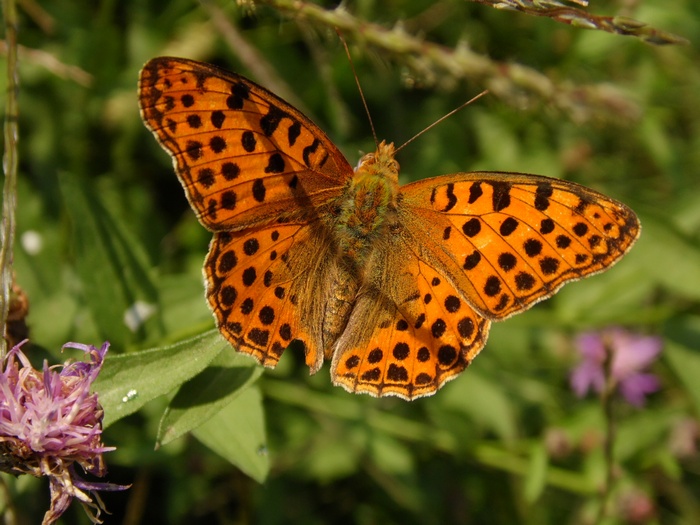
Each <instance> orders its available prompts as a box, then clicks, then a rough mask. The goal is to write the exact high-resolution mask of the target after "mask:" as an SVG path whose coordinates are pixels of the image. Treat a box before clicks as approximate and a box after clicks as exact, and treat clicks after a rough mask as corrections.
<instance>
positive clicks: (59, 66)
mask: <svg viewBox="0 0 700 525" xmlns="http://www.w3.org/2000/svg"><path fill="white" fill-rule="evenodd" d="M0 55H7V42H4V41H2V40H0ZM17 56H18V57H19V59H20V60H21V61H22V62H31V63H33V64H37V65H39V66H41V67H43V68H45V69H47V70H48V71H50V72H51V73H53V74H54V75H56V76H57V77H59V78H63V79H67V80H72V81H73V82H75V83H76V84H80V85H81V86H85V87H89V86H90V85H91V84H92V80H93V77H92V75H91V74H90V73H88V72H87V71H85V70H84V69H81V68H79V67H78V66H73V65H71V64H64V63H63V62H61V61H60V60H59V59H58V58H56V57H55V56H54V55H52V54H51V53H48V52H46V51H43V50H41V49H32V48H30V47H25V46H22V45H17Z"/></svg>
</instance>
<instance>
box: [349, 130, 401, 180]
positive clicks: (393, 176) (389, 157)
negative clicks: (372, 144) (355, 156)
mask: <svg viewBox="0 0 700 525" xmlns="http://www.w3.org/2000/svg"><path fill="white" fill-rule="evenodd" d="M395 149H396V148H394V143H393V142H389V143H388V144H387V143H386V142H384V141H382V142H380V143H379V145H378V146H377V151H375V152H374V153H368V154H367V155H365V156H364V157H362V158H361V159H360V162H359V163H358V164H357V168H355V173H356V174H357V175H367V176H370V177H381V178H384V179H388V180H390V181H392V182H394V183H395V184H398V181H399V163H398V162H397V161H396V159H395V158H394V151H395Z"/></svg>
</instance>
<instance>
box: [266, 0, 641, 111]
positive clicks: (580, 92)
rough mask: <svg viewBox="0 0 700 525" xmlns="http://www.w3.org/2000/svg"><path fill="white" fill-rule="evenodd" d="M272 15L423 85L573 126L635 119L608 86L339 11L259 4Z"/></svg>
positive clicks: (282, 0)
mask: <svg viewBox="0 0 700 525" xmlns="http://www.w3.org/2000/svg"><path fill="white" fill-rule="evenodd" d="M260 3H264V4H267V5H269V6H271V7H273V8H275V9H278V10H281V11H286V12H289V13H291V14H292V15H293V16H294V17H296V18H299V19H302V20H308V21H310V22H313V23H314V24H316V25H319V24H320V25H323V26H326V27H328V28H331V29H336V28H337V29H339V30H340V31H342V32H343V34H344V35H346V37H347V38H348V39H352V40H354V41H355V42H358V43H364V44H366V45H369V46H374V47H376V48H378V49H381V50H383V51H384V52H385V53H388V54H392V55H394V56H395V58H396V59H397V60H400V61H401V62H402V63H403V64H405V65H407V66H408V67H409V68H410V69H412V70H413V72H414V74H415V75H417V76H420V77H422V78H421V80H422V81H423V82H424V83H429V82H430V81H431V80H433V81H434V82H440V81H444V82H447V81H454V80H460V81H461V80H469V81H472V82H475V83H481V84H482V85H484V87H485V88H486V89H488V91H489V92H490V93H491V94H493V95H494V96H496V97H499V98H501V99H502V100H504V101H505V102H507V103H510V104H512V105H517V106H518V107H533V106H536V105H537V104H536V103H537V102H538V101H540V102H542V103H544V104H546V105H548V106H550V107H552V108H556V109H558V110H560V111H562V112H563V113H565V114H567V115H568V116H569V118H570V119H571V120H573V121H574V122H586V121H592V120H598V121H607V122H614V123H631V122H634V121H636V120H638V119H639V117H640V115H641V111H640V109H639V107H638V105H637V104H635V103H634V102H632V101H631V100H629V98H628V97H626V96H625V95H624V94H622V92H620V91H619V90H617V89H615V88H613V87H611V86H610V85H609V84H601V85H582V84H579V83H575V82H573V81H564V82H560V83H556V82H554V81H552V80H551V79H550V78H549V77H547V76H546V75H543V74H542V73H540V72H539V71H536V70H534V69H532V68H529V67H526V66H522V65H519V64H514V63H512V62H508V63H505V62H496V61H494V60H491V59H490V58H489V57H486V56H484V55H480V54H478V53H475V52H474V51H472V50H471V49H469V48H468V46H466V45H458V46H457V47H456V48H454V49H450V48H447V47H444V46H440V45H438V44H435V43H432V42H426V41H425V40H423V39H421V38H419V37H417V36H414V35H411V34H409V33H407V32H406V31H405V30H404V29H403V27H402V26H401V25H397V26H395V27H394V28H392V29H387V28H385V27H383V26H380V25H378V24H373V23H371V22H367V21H365V20H362V19H360V18H357V17H355V16H354V15H352V14H351V13H350V12H348V11H347V10H346V9H345V8H344V7H342V5H341V6H340V7H337V8H335V9H323V8H322V7H320V6H318V5H316V4H312V3H308V2H303V1H301V0H260Z"/></svg>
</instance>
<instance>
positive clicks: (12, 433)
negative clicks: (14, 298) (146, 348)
mask: <svg viewBox="0 0 700 525" xmlns="http://www.w3.org/2000/svg"><path fill="white" fill-rule="evenodd" d="M25 342H26V340H25V341H23V342H21V343H19V344H18V345H17V346H15V347H13V348H12V350H10V352H9V353H8V354H7V356H6V357H5V359H4V363H3V365H4V367H3V369H2V370H1V371H0V452H1V453H2V455H1V456H0V470H2V471H4V472H8V473H11V474H15V475H19V474H31V475H33V476H36V477H41V476H48V477H49V481H50V487H51V507H50V509H49V510H48V511H47V512H46V514H45V515H44V520H43V523H44V524H46V525H48V524H51V523H54V522H55V521H56V520H58V518H59V517H60V516H61V515H62V514H63V513H64V512H65V511H66V509H67V508H68V506H69V505H70V503H71V502H72V501H73V498H77V499H78V500H79V501H80V502H81V504H83V506H84V507H85V510H86V512H87V513H88V516H90V519H91V520H92V521H93V522H94V523H101V521H100V520H99V516H100V513H101V512H102V511H104V510H105V509H104V506H103V505H102V501H101V500H100V498H99V496H98V495H97V494H96V493H95V494H93V496H94V497H95V501H96V502H95V501H93V499H92V497H91V496H90V495H89V494H87V493H86V491H87V492H93V491H96V490H107V491H114V490H125V489H127V488H128V486H124V485H114V484H111V483H91V482H87V481H85V480H83V479H82V478H80V476H79V475H78V474H77V472H76V471H75V464H76V463H77V464H78V465H80V466H81V467H82V469H83V470H84V471H85V472H89V473H90V474H93V475H95V476H99V477H102V476H104V475H105V474H106V471H107V469H106V467H105V464H104V461H103V459H102V453H103V452H110V451H112V450H114V447H105V446H104V445H103V444H102V442H101V441H100V436H101V434H102V416H103V411H102V407H101V406H100V404H99V402H98V399H97V394H90V387H91V386H92V383H93V381H94V380H95V378H97V374H99V372H100V369H101V368H102V363H103V361H104V357H105V354H106V353H107V349H108V348H109V343H107V342H105V343H104V344H103V345H102V347H101V348H99V349H98V348H96V347H94V346H89V345H83V344H79V343H66V344H65V345H64V346H63V348H75V349H77V350H82V351H83V352H85V353H86V354H87V355H88V356H89V357H90V362H87V363H86V362H80V361H79V362H71V361H70V360H69V361H67V362H66V363H64V364H63V365H56V366H52V367H49V366H48V364H47V363H46V361H44V366H43V370H41V371H39V370H36V369H34V368H32V365H31V363H30V362H29V360H28V359H27V356H25V355H24V353H23V352H22V350H21V346H22V345H23V344H24V343H25Z"/></svg>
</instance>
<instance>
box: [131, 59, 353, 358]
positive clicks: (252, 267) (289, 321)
mask: <svg viewBox="0 0 700 525" xmlns="http://www.w3.org/2000/svg"><path fill="white" fill-rule="evenodd" d="M139 102H140V104H141V115H142V117H143V120H144V122H145V123H146V125H147V126H148V128H149V129H150V130H151V131H152V132H153V133H154V134H155V136H156V137H157V138H158V141H159V142H160V144H161V146H163V148H164V149H165V150H166V151H167V152H168V153H170V155H171V156H172V157H173V161H174V165H175V170H176V172H177V175H178V177H179V179H180V181H181V182H182V185H183V187H184V188H185V191H186V194H187V197H188V199H189V202H190V204H191V205H192V208H193V209H194V210H195V212H196V214H197V217H198V219H199V220H200V222H201V223H202V224H203V225H204V226H205V227H207V228H208V229H210V230H212V231H215V232H221V233H217V234H216V235H215V236H214V239H213V240H212V243H211V246H210V250H209V255H208V256H207V260H206V262H205V266H204V272H205V278H206V282H207V298H208V300H209V304H210V306H211V308H212V311H213V312H214V315H215V317H216V320H217V325H218V327H219V329H220V331H221V333H222V334H223V335H224V336H225V337H226V338H227V339H228V340H229V341H230V342H231V343H232V344H233V345H234V346H235V347H236V348H237V349H238V350H240V351H242V352H245V353H248V354H251V355H253V356H254V357H255V358H256V359H257V360H258V361H259V362H261V363H262V364H264V365H266V366H274V365H275V364H276V363H277V361H278V360H279V358H280V355H281V353H282V350H283V349H284V348H285V347H286V346H287V345H288V344H289V342H290V341H291V340H293V339H299V340H301V341H302V342H303V343H304V344H305V345H306V351H307V356H306V359H307V363H308V364H309V366H310V367H311V369H312V370H317V369H318V368H319V367H320V366H321V364H322V362H323V347H322V345H321V343H320V341H322V339H323V337H322V334H321V333H320V332H321V329H320V328H318V327H314V329H313V330H309V329H308V327H307V326H306V325H305V323H304V319H303V316H304V314H305V313H308V312H309V311H310V310H311V309H314V308H315V309H317V310H318V309H319V308H320V307H319V306H318V303H319V302H320V301H323V300H324V299H325V297H324V294H323V293H318V294H316V296H312V297H310V299H309V300H308V301H307V303H310V304H305V305H302V306H303V307H304V308H301V307H300V306H299V301H300V300H301V299H300V296H301V295H302V294H303V295H304V296H305V297H306V296H309V295H310V290H313V289H314V288H316V289H317V288H318V286H319V279H321V278H322V277H323V272H318V271H316V267H315V264H316V263H315V261H314V258H321V259H327V258H328V254H327V253H326V250H327V248H326V247H325V245H327V244H328V243H324V239H325V238H326V237H327V231H326V230H324V228H322V227H320V226H319V214H323V213H326V212H325V211H322V210H324V206H328V203H329V202H331V201H332V199H333V198H334V197H337V195H339V194H340V192H341V190H342V188H343V186H344V184H345V183H346V182H347V180H349V179H350V178H351V177H352V175H353V170H352V168H351V166H350V165H349V164H348V162H347V160H345V157H344V156H343V155H342V154H341V153H340V151H339V150H338V149H337V148H336V147H335V146H334V145H333V143H332V142H331V141H330V140H329V139H328V137H327V136H326V135H325V134H324V133H323V131H321V130H320V129H319V128H318V127H317V126H316V125H315V124H314V123H313V122H311V121H310V120H309V119H308V118H306V117H305V116H304V115H302V114H301V113H299V112H298V111H297V110H296V109H294V108H293V107H291V106H289V105H288V104H287V103H286V102H284V101H283V100H282V99H280V98H279V97H277V96H275V95H274V94H272V93H270V92H269V91H267V90H266V89H264V88H262V87H260V86H258V85H257V84H255V83H253V82H251V81H250V80H248V79H246V78H243V77H241V76H239V75H236V74H234V73H229V72H227V71H224V70H221V69H218V68H216V67H214V66H210V65H208V64H203V63H200V62H195V61H192V60H186V59H182V58H169V57H161V58H155V59H153V60H151V61H149V62H148V63H147V64H146V65H145V66H144V68H143V70H142V72H141V76H140V79H139ZM329 271H330V270H329Z"/></svg>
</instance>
